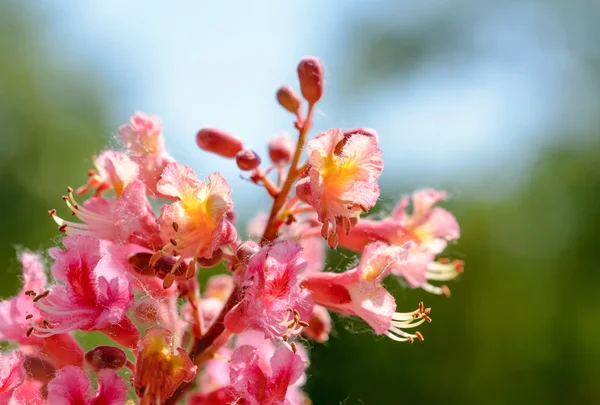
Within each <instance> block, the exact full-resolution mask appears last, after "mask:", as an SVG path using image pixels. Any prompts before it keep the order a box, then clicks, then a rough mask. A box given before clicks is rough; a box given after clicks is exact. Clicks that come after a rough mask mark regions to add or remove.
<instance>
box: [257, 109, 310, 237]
mask: <svg viewBox="0 0 600 405" xmlns="http://www.w3.org/2000/svg"><path fill="white" fill-rule="evenodd" d="M313 108H314V104H309V105H308V111H307V113H306V119H305V120H304V122H303V123H302V127H301V128H300V134H299V135H298V143H297V144H296V151H295V153H294V158H293V159H292V163H291V164H290V168H289V170H288V173H287V176H286V179H285V183H284V184H283V187H282V188H281V191H280V192H279V195H278V196H277V198H275V201H273V207H272V208H271V213H270V214H269V221H268V222H267V226H266V228H265V233H264V234H263V237H262V240H261V244H262V245H265V244H267V243H269V242H272V241H273V240H275V238H276V237H277V214H279V211H280V210H281V207H283V204H285V201H286V199H287V196H288V194H289V193H290V190H291V189H292V186H293V185H294V181H295V180H296V176H297V175H298V162H299V161H300V157H301V156H302V151H303V150H304V144H305V142H306V134H307V133H308V130H309V129H310V127H311V125H312V115H313Z"/></svg>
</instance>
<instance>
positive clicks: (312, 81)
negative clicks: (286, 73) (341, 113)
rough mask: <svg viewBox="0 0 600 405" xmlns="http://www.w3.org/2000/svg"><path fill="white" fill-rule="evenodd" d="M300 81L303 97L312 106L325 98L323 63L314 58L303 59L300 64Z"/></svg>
mask: <svg viewBox="0 0 600 405" xmlns="http://www.w3.org/2000/svg"><path fill="white" fill-rule="evenodd" d="M298 79H299V80H300V90H301V91H302V96H304V98H305V99H306V101H308V102H309V103H310V104H315V103H316V102H317V101H319V100H320V99H321V96H323V88H324V86H325V77H324V73H323V66H322V65H321V62H320V61H319V60H318V59H317V58H315V57H314V56H306V57H304V58H302V60H301V61H300V63H299V64H298Z"/></svg>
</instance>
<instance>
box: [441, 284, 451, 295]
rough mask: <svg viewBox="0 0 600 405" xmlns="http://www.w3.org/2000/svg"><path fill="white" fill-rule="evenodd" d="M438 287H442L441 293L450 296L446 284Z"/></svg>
mask: <svg viewBox="0 0 600 405" xmlns="http://www.w3.org/2000/svg"><path fill="white" fill-rule="evenodd" d="M440 288H441V289H442V294H444V295H445V296H446V297H449V296H450V288H448V286H447V285H443V286H441V287H440Z"/></svg>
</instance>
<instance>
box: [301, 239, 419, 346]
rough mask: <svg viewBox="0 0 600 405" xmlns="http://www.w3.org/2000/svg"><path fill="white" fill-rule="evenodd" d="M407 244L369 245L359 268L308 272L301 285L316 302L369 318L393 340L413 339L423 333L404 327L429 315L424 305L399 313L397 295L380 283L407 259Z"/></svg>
mask: <svg viewBox="0 0 600 405" xmlns="http://www.w3.org/2000/svg"><path fill="white" fill-rule="evenodd" d="M407 249H408V247H406V246H403V247H398V246H387V245H386V244H384V243H372V244H370V245H367V247H366V248H365V250H364V252H363V256H362V259H361V261H360V264H359V266H358V267H357V268H355V269H353V270H349V271H346V272H344V273H309V274H307V276H306V280H304V281H303V283H302V286H303V287H305V288H307V289H309V290H310V292H311V294H312V296H313V298H314V300H315V302H316V303H317V304H319V305H322V306H324V307H325V308H327V309H329V310H331V311H335V312H338V313H340V314H346V315H356V316H359V317H361V318H362V319H363V320H364V321H365V322H367V323H368V324H369V325H370V326H371V327H372V328H373V330H374V331H375V333H377V334H378V335H381V334H385V335H386V336H388V337H390V338H392V339H394V340H400V341H404V340H411V341H412V340H413V339H414V338H421V335H420V334H409V333H406V332H404V331H403V330H402V329H401V328H410V327H415V326H418V325H420V324H421V323H422V322H423V321H424V320H427V319H429V318H428V316H427V314H428V313H425V310H424V309H420V310H418V311H416V312H411V313H407V314H404V313H397V312H395V311H396V302H395V300H394V297H393V296H392V295H391V294H390V293H389V292H388V291H387V290H386V289H385V288H384V287H383V286H382V285H381V281H382V280H383V279H384V278H385V277H386V276H387V275H388V274H389V273H390V271H391V269H392V266H393V265H394V264H396V263H398V262H401V261H403V260H405V259H406V256H407Z"/></svg>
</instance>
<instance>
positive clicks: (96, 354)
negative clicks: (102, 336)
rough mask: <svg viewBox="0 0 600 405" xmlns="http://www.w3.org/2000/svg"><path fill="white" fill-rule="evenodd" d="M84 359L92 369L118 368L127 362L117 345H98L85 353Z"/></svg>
mask: <svg viewBox="0 0 600 405" xmlns="http://www.w3.org/2000/svg"><path fill="white" fill-rule="evenodd" d="M85 361H86V362H87V364H88V365H89V366H90V367H91V369H92V370H94V371H98V370H102V369H105V368H110V369H113V370H118V369H120V368H121V367H123V366H124V365H125V363H126V362H127V356H126V355H125V353H124V352H123V350H121V349H119V348H117V347H113V346H98V347H95V348H93V349H92V350H90V351H88V352H87V353H86V354H85Z"/></svg>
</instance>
